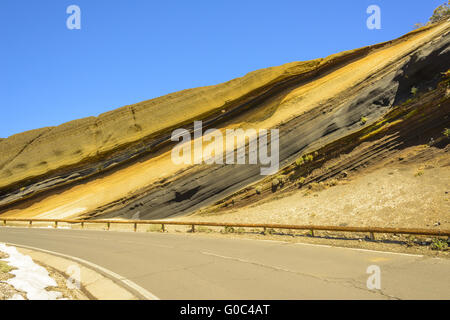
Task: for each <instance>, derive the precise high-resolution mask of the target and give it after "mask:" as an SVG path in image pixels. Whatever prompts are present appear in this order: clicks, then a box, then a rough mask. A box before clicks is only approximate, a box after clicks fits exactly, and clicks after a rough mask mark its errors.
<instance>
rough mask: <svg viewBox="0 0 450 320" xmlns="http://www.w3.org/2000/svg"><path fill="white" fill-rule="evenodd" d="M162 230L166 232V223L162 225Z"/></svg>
mask: <svg viewBox="0 0 450 320" xmlns="http://www.w3.org/2000/svg"><path fill="white" fill-rule="evenodd" d="M161 231H162V232H166V227H165V225H164V223H163V224H162V225H161Z"/></svg>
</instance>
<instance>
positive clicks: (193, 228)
mask: <svg viewBox="0 0 450 320" xmlns="http://www.w3.org/2000/svg"><path fill="white" fill-rule="evenodd" d="M191 231H192V233H194V232H195V224H193V225H192V230H191Z"/></svg>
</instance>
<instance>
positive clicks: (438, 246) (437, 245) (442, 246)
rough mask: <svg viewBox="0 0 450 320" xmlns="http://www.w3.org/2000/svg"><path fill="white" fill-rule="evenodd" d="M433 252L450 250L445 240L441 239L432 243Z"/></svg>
mask: <svg viewBox="0 0 450 320" xmlns="http://www.w3.org/2000/svg"><path fill="white" fill-rule="evenodd" d="M431 249H432V250H439V251H446V250H448V244H447V242H445V241H444V240H441V239H433V240H432V242H431Z"/></svg>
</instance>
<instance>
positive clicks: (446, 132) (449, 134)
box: [442, 128, 450, 138]
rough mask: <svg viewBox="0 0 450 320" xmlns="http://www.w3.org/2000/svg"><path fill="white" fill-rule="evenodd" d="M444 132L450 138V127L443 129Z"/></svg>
mask: <svg viewBox="0 0 450 320" xmlns="http://www.w3.org/2000/svg"><path fill="white" fill-rule="evenodd" d="M442 134H443V135H444V136H446V137H447V138H448V137H449V136H450V129H449V128H445V129H444V131H442Z"/></svg>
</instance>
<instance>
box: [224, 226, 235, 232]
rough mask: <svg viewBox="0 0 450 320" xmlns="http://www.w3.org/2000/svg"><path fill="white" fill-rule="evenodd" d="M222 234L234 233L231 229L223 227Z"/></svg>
mask: <svg viewBox="0 0 450 320" xmlns="http://www.w3.org/2000/svg"><path fill="white" fill-rule="evenodd" d="M223 232H224V233H234V228H233V227H225V228H224V230H223Z"/></svg>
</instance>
